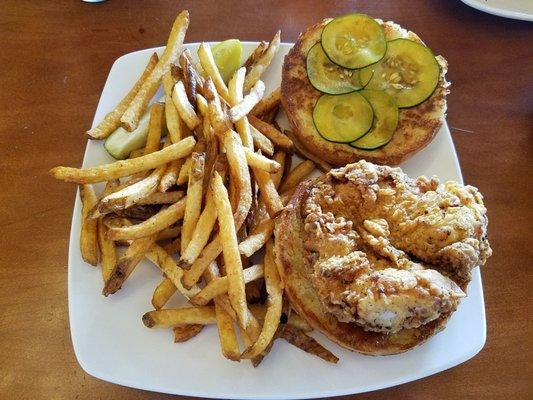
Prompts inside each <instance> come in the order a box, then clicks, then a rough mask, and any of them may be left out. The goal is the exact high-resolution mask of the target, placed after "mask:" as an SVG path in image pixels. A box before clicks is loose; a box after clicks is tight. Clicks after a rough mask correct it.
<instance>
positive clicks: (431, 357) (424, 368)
mask: <svg viewBox="0 0 533 400" xmlns="http://www.w3.org/2000/svg"><path fill="white" fill-rule="evenodd" d="M243 45H244V53H245V55H247V54H249V53H250V52H251V51H252V49H253V48H254V47H255V46H256V43H244V44H243ZM188 47H190V48H191V50H192V52H193V53H195V50H196V48H197V45H194V44H191V45H188ZM290 48H291V45H290V44H282V45H281V48H280V51H279V53H278V55H277V57H276V58H275V60H274V62H273V63H272V65H271V67H270V68H269V70H268V72H267V73H266V74H265V76H264V80H265V83H266V86H267V90H268V91H271V90H273V89H274V88H276V87H277V86H279V84H280V71H281V65H282V62H283V57H284V56H285V54H286V53H287V52H288V51H289V49H290ZM156 50H158V51H159V52H160V51H161V49H156ZM153 51H154V49H148V50H142V51H138V52H135V53H130V54H127V55H125V56H122V57H120V58H119V59H118V60H117V61H116V62H115V63H114V64H113V67H112V68H111V72H110V73H109V77H108V79H107V82H106V84H105V87H104V90H103V92H102V96H101V98H100V102H99V104H98V109H97V111H96V115H95V119H94V120H95V121H100V119H101V118H102V117H103V116H104V115H105V113H106V112H108V111H109V110H110V109H112V107H113V106H114V105H115V104H116V103H117V102H118V101H119V100H120V99H121V97H122V96H123V94H124V93H126V92H127V90H128V89H129V88H130V86H131V85H132V83H133V82H134V80H135V79H136V78H137V76H138V75H139V74H140V73H141V71H142V69H143V68H144V66H145V64H146V62H147V60H148V57H149V56H150V54H151V52H153ZM111 161H112V159H111V157H110V156H108V155H107V153H106V152H105V151H104V149H103V147H102V143H101V142H98V141H89V143H88V145H87V150H86V152H85V158H84V161H83V165H84V166H85V167H88V166H93V165H97V164H102V163H106V162H111ZM403 168H404V169H405V171H406V172H407V173H408V174H410V175H411V176H416V175H420V174H426V175H433V174H435V175H438V176H440V177H441V178H442V179H443V180H448V179H453V180H456V181H462V177H461V170H460V168H459V163H458V161H457V156H456V154H455V149H454V146H453V142H452V139H451V136H450V132H449V130H448V127H447V126H444V127H443V128H442V129H441V130H440V132H439V133H438V135H437V137H436V138H435V140H434V141H433V142H432V143H431V144H430V145H429V146H428V147H427V148H426V149H425V150H423V151H422V152H420V153H419V154H417V155H416V156H414V157H413V158H411V159H410V160H409V161H408V162H406V163H405V164H404V165H403ZM80 210H81V206H80V200H79V198H78V197H77V198H76V204H75V206H74V215H73V218H72V230H71V235H70V249H69V270H68V271H69V276H68V285H69V313H70V329H71V333H72V342H73V345H74V351H75V353H76V357H77V359H78V361H79V363H80V365H81V366H82V368H83V369H84V370H85V371H86V372H87V373H88V374H90V375H92V376H95V377H97V378H100V379H103V380H106V381H109V382H113V383H117V384H120V385H124V386H131V387H135V388H140V389H146V390H152V391H158V392H166V393H173V394H181V395H189V396H201V397H215V398H232V399H237V398H242V399H263V398H264V399H266V398H268V399H276V398H277V399H282V398H283V399H289V398H300V399H302V398H311V397H325V396H338V395H344V394H351V393H359V392H366V391H371V390H376V389H381V388H386V387H390V386H394V385H398V384H401V383H404V382H409V381H413V380H415V379H419V378H422V377H425V376H428V375H431V374H435V373H437V372H439V371H442V370H445V369H447V368H451V367H453V366H455V365H457V364H459V363H462V362H464V361H466V360H468V359H469V358H471V357H473V356H474V355H475V354H476V353H477V352H479V351H480V350H481V348H482V347H483V345H484V343H485V308H484V303H483V291H482V287H481V277H480V273H479V270H478V269H476V270H475V271H474V274H473V279H472V282H471V283H470V286H469V288H468V289H469V290H468V294H469V295H468V297H467V298H466V299H464V300H463V301H462V302H461V305H460V307H459V309H458V311H457V312H456V313H455V314H454V315H453V316H452V318H451V319H450V321H449V323H448V327H447V328H446V330H444V331H443V332H442V333H439V334H438V335H436V336H435V337H433V338H432V339H431V340H429V341H428V342H427V343H426V344H424V345H422V346H420V347H418V348H416V349H414V350H412V351H409V352H407V353H405V354H401V355H396V356H388V357H368V356H363V355H360V354H356V353H352V352H349V351H347V350H344V349H342V348H340V347H338V346H336V345H334V344H333V343H331V342H329V340H327V339H326V338H325V337H324V336H322V335H321V334H318V333H315V334H314V336H315V337H316V338H317V339H318V340H319V341H320V342H321V343H323V344H324V345H325V346H327V348H329V349H330V350H332V351H333V352H334V353H335V354H336V355H337V356H339V358H340V361H339V363H338V364H337V365H333V364H328V363H326V362H324V361H322V360H321V359H319V358H317V357H313V356H311V355H308V354H306V353H304V352H303V351H301V350H299V349H297V348H295V347H292V346H291V345H289V344H287V343H286V342H284V341H282V340H277V341H276V343H275V345H274V347H273V349H272V351H271V352H270V354H269V355H268V357H266V358H265V359H264V360H263V362H262V364H261V365H260V366H259V367H258V368H256V369H254V368H252V366H251V365H250V363H249V362H241V363H235V362H231V361H228V360H226V359H224V358H223V357H222V355H221V354H220V350H219V341H218V335H217V331H216V328H215V327H214V326H211V327H207V328H206V329H204V331H203V332H201V334H199V335H198V336H197V337H195V338H194V339H192V340H190V341H188V342H186V343H182V344H174V343H173V333H172V331H171V330H170V329H163V330H156V329H148V328H146V327H144V325H143V324H142V322H141V316H142V315H143V313H145V312H146V311H149V310H151V309H152V305H151V304H150V300H151V297H152V292H153V289H154V288H155V286H156V285H157V283H159V281H160V279H161V273H160V272H159V271H158V270H157V269H156V268H155V267H154V266H152V265H151V264H150V263H148V262H143V263H142V264H140V265H139V266H138V267H137V268H136V270H135V272H134V273H133V274H132V276H131V277H130V278H129V279H128V280H127V282H126V283H125V285H124V287H123V289H122V290H120V291H119V292H118V293H116V294H115V295H112V296H109V297H107V298H106V297H103V296H102V295H101V294H100V292H101V290H102V278H101V275H100V270H99V269H97V268H93V267H91V266H90V265H87V264H85V263H84V262H83V261H82V258H81V255H80V251H79V245H78V243H79V234H80V217H79V216H80ZM176 301H177V300H172V302H173V304H177V303H176ZM171 305H172V304H171Z"/></svg>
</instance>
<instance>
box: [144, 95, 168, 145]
mask: <svg viewBox="0 0 533 400" xmlns="http://www.w3.org/2000/svg"><path fill="white" fill-rule="evenodd" d="M164 111H165V106H164V105H163V104H161V103H154V104H153V105H152V108H151V109H150V123H149V125H148V126H149V127H148V136H146V145H145V147H144V155H146V154H150V153H153V152H154V151H157V150H159V146H160V143H161V128H162V126H163V118H164Z"/></svg>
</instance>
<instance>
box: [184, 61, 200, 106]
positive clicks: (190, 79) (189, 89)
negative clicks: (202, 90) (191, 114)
mask: <svg viewBox="0 0 533 400" xmlns="http://www.w3.org/2000/svg"><path fill="white" fill-rule="evenodd" d="M179 64H180V66H181V72H182V75H183V85H184V86H185V93H187V98H188V99H189V102H190V103H191V105H192V106H193V108H194V109H195V110H196V108H197V107H196V95H197V93H196V88H197V85H198V81H197V80H196V74H195V71H194V68H193V66H192V64H191V63H190V62H189V59H188V58H187V57H186V56H185V55H184V54H183V53H182V54H181V55H180V58H179Z"/></svg>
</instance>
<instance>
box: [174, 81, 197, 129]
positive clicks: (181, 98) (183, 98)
mask: <svg viewBox="0 0 533 400" xmlns="http://www.w3.org/2000/svg"><path fill="white" fill-rule="evenodd" d="M172 101H173V102H174V105H175V106H176V109H177V110H178V113H179V115H180V117H181V119H182V120H183V121H184V122H185V124H186V125H187V127H188V128H189V129H191V130H193V129H194V128H196V127H197V126H198V125H199V124H200V118H198V115H196V112H195V111H194V107H193V106H192V104H191V103H190V102H189V98H188V97H187V92H185V86H183V82H182V81H179V82H177V83H176V85H174V91H173V93H172Z"/></svg>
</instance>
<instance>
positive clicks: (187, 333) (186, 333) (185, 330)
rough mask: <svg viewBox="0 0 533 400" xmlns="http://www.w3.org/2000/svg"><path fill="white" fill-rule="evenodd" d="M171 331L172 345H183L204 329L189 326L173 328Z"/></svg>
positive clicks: (198, 326) (199, 326)
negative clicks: (172, 332) (172, 333)
mask: <svg viewBox="0 0 533 400" xmlns="http://www.w3.org/2000/svg"><path fill="white" fill-rule="evenodd" d="M172 329H173V330H174V343H183V342H186V341H187V340H190V339H192V338H193V337H195V336H196V335H198V334H199V333H200V332H201V331H202V329H204V325H198V324H190V325H183V326H175V327H174V328H172Z"/></svg>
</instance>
